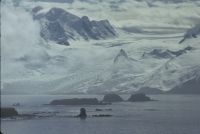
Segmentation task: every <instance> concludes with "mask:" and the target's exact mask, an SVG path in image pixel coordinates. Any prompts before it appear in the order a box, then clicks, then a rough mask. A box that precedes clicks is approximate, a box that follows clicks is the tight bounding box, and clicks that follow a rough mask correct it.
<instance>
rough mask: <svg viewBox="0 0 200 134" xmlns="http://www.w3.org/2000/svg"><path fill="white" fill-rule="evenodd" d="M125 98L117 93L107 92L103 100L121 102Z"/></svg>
mask: <svg viewBox="0 0 200 134" xmlns="http://www.w3.org/2000/svg"><path fill="white" fill-rule="evenodd" d="M121 101H123V99H122V98H121V97H120V96H119V95H117V94H107V95H105V96H104V97H103V102H121Z"/></svg>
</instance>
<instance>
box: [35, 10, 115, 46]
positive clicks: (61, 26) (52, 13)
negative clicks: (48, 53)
mask: <svg viewBox="0 0 200 134" xmlns="http://www.w3.org/2000/svg"><path fill="white" fill-rule="evenodd" d="M38 10H41V8H40V7H35V8H33V10H32V13H33V16H34V19H37V20H39V21H40V24H41V36H42V37H43V38H44V39H45V40H47V41H48V40H50V41H55V42H57V43H58V44H63V45H69V43H68V40H69V39H72V40H75V39H79V38H80V37H81V38H83V39H85V40H89V39H94V40H99V39H106V38H112V37H115V36H117V34H116V31H115V29H114V28H113V27H112V26H111V24H110V23H109V21H108V20H100V21H95V20H93V21H91V20H89V18H88V17H87V16H83V17H81V18H80V17H78V16H76V15H73V14H71V13H69V12H67V11H65V10H64V9H61V8H51V9H50V10H49V11H48V12H47V13H38Z"/></svg>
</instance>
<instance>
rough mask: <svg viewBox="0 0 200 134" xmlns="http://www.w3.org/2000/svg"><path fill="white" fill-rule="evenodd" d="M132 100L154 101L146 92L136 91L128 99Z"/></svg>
mask: <svg viewBox="0 0 200 134" xmlns="http://www.w3.org/2000/svg"><path fill="white" fill-rule="evenodd" d="M128 101H131V102H145V101H152V99H151V98H150V97H148V96H146V95H145V94H144V93H136V94H132V95H131V97H130V98H129V99H128Z"/></svg>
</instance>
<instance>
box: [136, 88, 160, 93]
mask: <svg viewBox="0 0 200 134" xmlns="http://www.w3.org/2000/svg"><path fill="white" fill-rule="evenodd" d="M136 93H144V94H164V91H162V90H160V89H158V88H152V87H142V88H140V89H139V90H138V91H136Z"/></svg>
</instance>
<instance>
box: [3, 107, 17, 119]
mask: <svg viewBox="0 0 200 134" xmlns="http://www.w3.org/2000/svg"><path fill="white" fill-rule="evenodd" d="M18 115H19V114H18V112H17V110H16V109H15V108H11V107H9V108H8V107H7V108H1V118H7V117H14V116H18Z"/></svg>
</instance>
